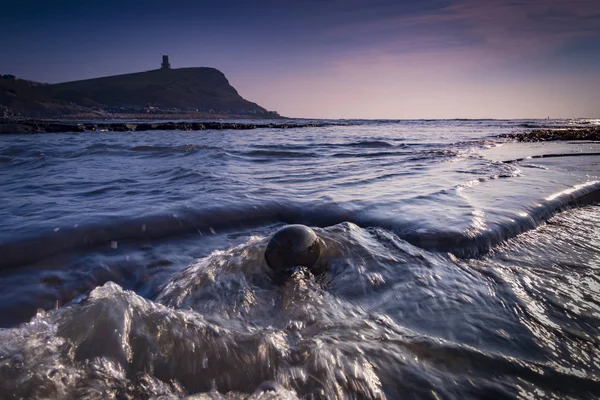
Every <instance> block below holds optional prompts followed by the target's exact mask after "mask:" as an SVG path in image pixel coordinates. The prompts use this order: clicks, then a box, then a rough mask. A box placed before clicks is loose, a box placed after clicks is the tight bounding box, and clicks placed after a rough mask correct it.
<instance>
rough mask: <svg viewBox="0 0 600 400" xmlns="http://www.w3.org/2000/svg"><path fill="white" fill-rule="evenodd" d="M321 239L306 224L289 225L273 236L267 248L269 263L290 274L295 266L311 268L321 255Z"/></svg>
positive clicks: (276, 269)
mask: <svg viewBox="0 0 600 400" xmlns="http://www.w3.org/2000/svg"><path fill="white" fill-rule="evenodd" d="M321 246H322V244H321V239H319V237H318V236H317V234H316V233H315V231H313V230H312V229H310V228H309V227H308V226H305V225H288V226H285V227H283V228H281V229H280V230H278V231H277V232H275V234H273V236H271V239H270V240H269V244H267V248H266V250H265V260H266V261H267V265H269V267H270V268H271V269H272V270H273V271H274V272H275V273H277V274H284V275H288V274H290V273H291V272H292V270H293V269H294V268H295V267H305V268H307V269H308V270H310V269H311V268H312V267H313V266H314V265H315V263H316V262H317V260H318V259H319V256H320V255H321Z"/></svg>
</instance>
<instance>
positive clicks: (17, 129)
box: [0, 118, 332, 135]
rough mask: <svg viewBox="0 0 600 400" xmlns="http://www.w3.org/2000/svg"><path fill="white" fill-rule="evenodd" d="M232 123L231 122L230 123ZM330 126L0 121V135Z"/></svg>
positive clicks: (178, 122)
mask: <svg viewBox="0 0 600 400" xmlns="http://www.w3.org/2000/svg"><path fill="white" fill-rule="evenodd" d="M232 121H233V120H232ZM330 125H332V123H296V122H294V123H286V122H283V121H282V122H281V123H257V124H253V123H247V122H221V121H195V122H189V121H169V120H165V121H162V120H161V121H158V122H157V121H156V120H155V122H152V123H150V122H137V121H136V122H102V121H98V122H96V121H91V122H80V121H69V120H37V119H9V118H0V134H3V135H10V134H38V133H83V132H145V131H161V130H171V131H172V130H176V131H203V130H223V129H234V130H248V129H261V128H262V129H269V128H271V129H290V128H318V127H323V126H330Z"/></svg>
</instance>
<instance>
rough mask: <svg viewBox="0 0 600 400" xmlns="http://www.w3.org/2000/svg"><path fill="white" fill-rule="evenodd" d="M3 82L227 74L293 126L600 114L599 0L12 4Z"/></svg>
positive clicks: (8, 2) (2, 21) (8, 1)
mask: <svg viewBox="0 0 600 400" xmlns="http://www.w3.org/2000/svg"><path fill="white" fill-rule="evenodd" d="M0 49H1V50H0V51H1V53H0V73H11V74H15V75H17V76H19V77H22V78H26V79H31V80H37V81H43V82H62V81H69V80H76V79H84V78H91V77H97V76H104V75H113V74H120V73H127V72H137V71H143V70H149V69H154V68H158V67H159V65H160V61H161V56H162V55H163V54H168V55H169V56H170V59H171V65H172V67H173V68H178V67H189V66H211V67H215V68H218V69H220V70H221V71H223V72H224V73H225V75H226V76H227V77H228V78H229V81H230V82H231V84H232V85H233V86H234V87H235V88H236V89H238V91H239V92H240V94H241V95H242V96H244V97H245V98H247V99H249V100H251V101H255V102H257V103H259V104H260V105H262V106H264V107H266V108H268V109H270V110H277V111H279V112H280V113H281V114H283V115H286V116H292V117H315V118H534V117H542V118H545V117H546V116H550V117H552V118H561V117H563V118H566V117H596V118H597V117H600V3H599V2H598V0H569V1H565V0H528V1H527V0H514V1H511V0H507V1H503V0H486V1H483V0H439V1H438V0H434V1H417V0H410V1H399V0H396V1H392V0H288V1H283V0H280V1H275V0H262V1H257V0H222V1H220V2H216V1H210V2H208V1H189V0H188V1H184V0H170V1H154V0H146V1H126V0H121V1H115V0H105V1H97V0H87V1H82V0H79V1H73V0H66V1H62V0H55V1H30V0H2V1H1V2H0Z"/></svg>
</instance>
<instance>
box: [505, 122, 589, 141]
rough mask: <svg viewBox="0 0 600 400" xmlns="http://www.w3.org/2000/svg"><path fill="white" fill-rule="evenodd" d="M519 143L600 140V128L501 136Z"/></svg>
mask: <svg viewBox="0 0 600 400" xmlns="http://www.w3.org/2000/svg"><path fill="white" fill-rule="evenodd" d="M500 137H504V138H509V139H515V140H517V141H519V142H545V141H554V140H600V126H592V127H589V128H560V129H536V130H533V131H529V132H517V133H508V134H504V135H500Z"/></svg>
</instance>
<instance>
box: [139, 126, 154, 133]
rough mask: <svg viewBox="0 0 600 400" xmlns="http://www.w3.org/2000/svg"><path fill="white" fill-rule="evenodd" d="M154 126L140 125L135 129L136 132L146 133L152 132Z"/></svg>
mask: <svg viewBox="0 0 600 400" xmlns="http://www.w3.org/2000/svg"><path fill="white" fill-rule="evenodd" d="M152 128H153V126H152V125H151V124H138V125H137V126H136V127H135V131H136V132H144V131H150V130H152Z"/></svg>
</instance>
